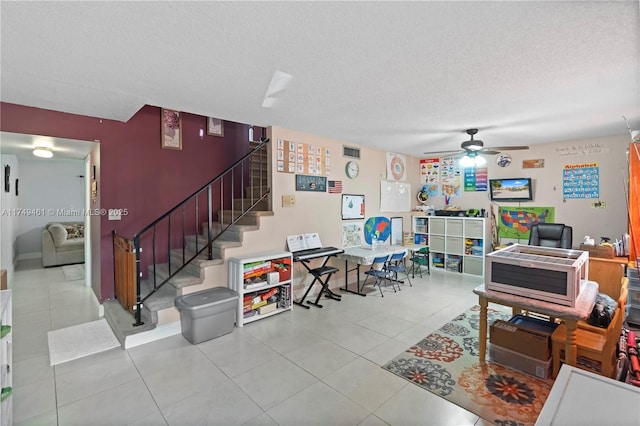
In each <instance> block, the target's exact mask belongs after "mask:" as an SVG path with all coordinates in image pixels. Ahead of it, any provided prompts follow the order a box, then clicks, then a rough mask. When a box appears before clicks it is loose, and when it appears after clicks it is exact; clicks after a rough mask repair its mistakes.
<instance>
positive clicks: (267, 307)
mask: <svg viewBox="0 0 640 426" xmlns="http://www.w3.org/2000/svg"><path fill="white" fill-rule="evenodd" d="M276 309H278V304H277V303H275V302H274V303H268V304H266V305H264V306H262V307H261V308H259V309H258V313H259V314H260V315H264V314H268V313H269V312H273V311H275V310H276Z"/></svg>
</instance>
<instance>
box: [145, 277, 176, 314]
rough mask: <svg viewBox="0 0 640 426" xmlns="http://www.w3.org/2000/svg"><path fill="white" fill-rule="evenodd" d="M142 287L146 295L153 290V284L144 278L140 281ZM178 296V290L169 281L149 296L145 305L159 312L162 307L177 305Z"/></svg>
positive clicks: (152, 310)
mask: <svg viewBox="0 0 640 426" xmlns="http://www.w3.org/2000/svg"><path fill="white" fill-rule="evenodd" d="M140 287H141V288H142V289H143V292H142V294H144V295H146V294H149V293H150V292H151V290H152V288H153V284H152V283H151V281H149V280H143V281H141V282H140ZM177 296H178V290H177V289H176V288H175V287H174V286H173V285H171V284H170V283H167V284H165V285H163V286H162V287H160V289H158V291H156V292H155V293H153V294H152V295H151V296H149V298H148V299H147V300H145V301H144V304H143V305H144V307H145V308H146V309H147V310H148V311H150V312H158V311H160V310H162V309H167V308H171V307H173V306H175V305H174V300H175V298H176V297H177ZM143 312H144V311H143Z"/></svg>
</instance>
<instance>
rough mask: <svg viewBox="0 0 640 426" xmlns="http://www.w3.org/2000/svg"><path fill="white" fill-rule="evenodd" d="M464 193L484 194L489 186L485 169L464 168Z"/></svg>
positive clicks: (487, 173)
mask: <svg viewBox="0 0 640 426" xmlns="http://www.w3.org/2000/svg"><path fill="white" fill-rule="evenodd" d="M462 174H463V176H464V192H486V191H487V187H488V184H489V172H488V169H487V168H486V167H465V168H464V169H463V171H462Z"/></svg>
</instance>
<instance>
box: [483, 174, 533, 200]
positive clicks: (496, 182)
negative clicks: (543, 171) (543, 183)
mask: <svg viewBox="0 0 640 426" xmlns="http://www.w3.org/2000/svg"><path fill="white" fill-rule="evenodd" d="M489 194H490V196H491V200H492V201H531V200H533V188H532V186H531V178H503V179H489Z"/></svg>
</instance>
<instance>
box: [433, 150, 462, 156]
mask: <svg viewBox="0 0 640 426" xmlns="http://www.w3.org/2000/svg"><path fill="white" fill-rule="evenodd" d="M463 152H464V151H463V150H460V149H459V150H457V151H451V150H449V151H428V152H425V153H424V154H426V155H438V156H440V157H448V156H450V155H456V154H461V153H463Z"/></svg>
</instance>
